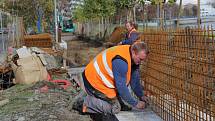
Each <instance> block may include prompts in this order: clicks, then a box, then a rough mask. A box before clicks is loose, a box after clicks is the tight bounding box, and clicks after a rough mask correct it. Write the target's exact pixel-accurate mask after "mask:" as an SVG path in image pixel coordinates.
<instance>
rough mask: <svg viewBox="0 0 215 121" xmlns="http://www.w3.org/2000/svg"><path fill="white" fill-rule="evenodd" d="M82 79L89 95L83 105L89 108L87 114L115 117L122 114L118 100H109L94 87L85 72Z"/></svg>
mask: <svg viewBox="0 0 215 121" xmlns="http://www.w3.org/2000/svg"><path fill="white" fill-rule="evenodd" d="M82 77H83V82H84V86H85V90H86V93H87V96H86V97H85V99H84V104H83V105H85V106H86V107H87V110H86V112H87V113H98V114H104V115H106V114H108V115H114V114H116V113H119V112H120V109H121V106H120V103H119V101H118V99H117V98H116V99H110V98H107V97H106V96H105V95H104V94H102V93H101V92H99V91H98V90H96V89H95V88H94V87H92V86H91V85H90V83H89V82H88V81H87V79H86V77H85V74H84V72H83V74H82Z"/></svg>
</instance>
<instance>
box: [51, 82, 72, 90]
mask: <svg viewBox="0 0 215 121" xmlns="http://www.w3.org/2000/svg"><path fill="white" fill-rule="evenodd" d="M51 82H54V83H58V84H59V85H60V86H61V87H63V88H64V89H67V88H68V87H69V86H71V82H70V81H68V80H51ZM61 84H63V85H61Z"/></svg>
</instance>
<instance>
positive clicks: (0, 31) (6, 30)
mask: <svg viewBox="0 0 215 121" xmlns="http://www.w3.org/2000/svg"><path fill="white" fill-rule="evenodd" d="M8 31H9V30H8V29H7V28H2V29H0V34H2V33H3V34H7V33H8Z"/></svg>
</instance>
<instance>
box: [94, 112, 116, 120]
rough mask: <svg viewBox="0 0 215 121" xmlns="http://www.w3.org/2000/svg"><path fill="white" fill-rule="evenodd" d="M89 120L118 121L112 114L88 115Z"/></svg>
mask: <svg viewBox="0 0 215 121" xmlns="http://www.w3.org/2000/svg"><path fill="white" fill-rule="evenodd" d="M90 118H91V119H92V120H93V121H119V120H118V119H117V117H116V115H114V114H101V113H95V114H90Z"/></svg>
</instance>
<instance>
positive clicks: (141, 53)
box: [131, 42, 149, 65]
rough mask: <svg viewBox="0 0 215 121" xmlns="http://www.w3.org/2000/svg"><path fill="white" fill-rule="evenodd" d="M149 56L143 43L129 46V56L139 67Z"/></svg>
mask: <svg viewBox="0 0 215 121" xmlns="http://www.w3.org/2000/svg"><path fill="white" fill-rule="evenodd" d="M148 54H149V50H148V48H147V45H146V44H145V43H144V42H136V43H134V44H133V45H131V56H132V60H133V62H134V64H136V65H139V64H140V63H141V62H142V61H144V60H145V59H146V57H147V55H148Z"/></svg>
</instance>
